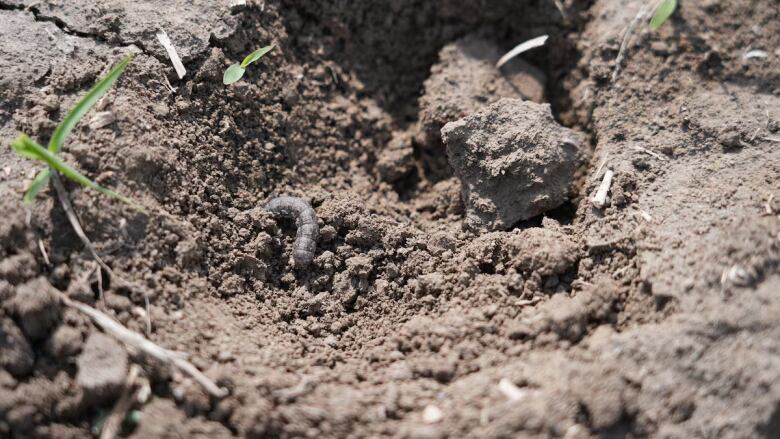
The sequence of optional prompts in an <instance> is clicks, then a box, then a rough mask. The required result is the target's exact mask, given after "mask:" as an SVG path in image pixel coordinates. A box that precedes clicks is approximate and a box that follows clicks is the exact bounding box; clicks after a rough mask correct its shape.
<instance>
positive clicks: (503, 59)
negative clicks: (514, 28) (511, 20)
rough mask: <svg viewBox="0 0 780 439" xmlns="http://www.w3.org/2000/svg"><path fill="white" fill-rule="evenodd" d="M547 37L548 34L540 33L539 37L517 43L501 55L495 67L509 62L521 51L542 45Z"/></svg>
mask: <svg viewBox="0 0 780 439" xmlns="http://www.w3.org/2000/svg"><path fill="white" fill-rule="evenodd" d="M547 38H549V36H548V35H542V36H540V37H536V38H532V39H530V40H528V41H526V42H524V43H520V44H518V45H517V46H515V48H514V49H512V50H510V51H509V52H507V53H506V55H504V56H502V57H501V59H499V60H498V62H497V63H496V68H497V69H498V68H501V66H503V65H504V64H506V63H507V62H509V60H510V59H512V58H514V57H516V56H517V55H520V54H521V53H523V52H526V51H528V50H531V49H535V48H537V47H541V46H544V43H546V42H547Z"/></svg>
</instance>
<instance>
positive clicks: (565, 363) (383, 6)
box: [0, 0, 780, 439]
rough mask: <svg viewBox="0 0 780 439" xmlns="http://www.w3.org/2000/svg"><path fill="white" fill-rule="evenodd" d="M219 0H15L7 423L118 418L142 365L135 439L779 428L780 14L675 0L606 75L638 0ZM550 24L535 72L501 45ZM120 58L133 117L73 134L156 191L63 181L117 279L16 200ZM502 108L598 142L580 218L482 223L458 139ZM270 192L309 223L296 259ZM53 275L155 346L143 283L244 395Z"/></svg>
mask: <svg viewBox="0 0 780 439" xmlns="http://www.w3.org/2000/svg"><path fill="white" fill-rule="evenodd" d="M231 3H233V2H230V1H227V0H220V1H210V0H208V1H207V0H198V1H184V0H174V1H168V2H157V1H152V0H142V1H126V0H117V1H99V0H72V1H56V0H42V1H27V0H0V139H2V143H3V145H4V147H3V148H1V149H0V209H2V214H0V437H9V438H82V437H93V436H95V437H96V435H98V434H99V432H100V425H101V423H102V422H103V420H104V418H105V416H106V413H108V412H109V411H110V410H111V408H112V407H113V406H114V404H115V403H116V401H117V399H118V398H119V397H120V394H121V391H122V386H123V384H124V383H123V380H124V379H125V376H126V375H127V371H128V370H129V369H130V368H131V367H132V365H135V364H137V365H140V366H141V369H140V380H141V382H144V383H148V384H149V390H150V392H149V395H148V398H144V400H143V401H142V402H136V403H135V404H134V405H133V407H132V410H133V411H134V412H133V416H131V417H129V418H128V419H127V420H126V422H125V425H124V428H123V429H122V431H121V434H122V435H123V436H126V437H133V438H158V437H160V438H163V437H165V438H167V437H209V438H220V437H242V438H243V437H250V438H252V437H355V438H357V437H406V438H446V437H449V438H457V437H528V438H552V437H565V438H592V437H593V438H595V437H604V438H611V437H628V438H638V437H658V438H715V437H723V438H726V437H728V438H766V439H770V438H778V437H780V265H779V263H780V216H779V215H780V143H778V142H780V4H778V3H777V2H776V1H769V0H762V1H752V0H735V1H729V2H718V1H713V0H697V1H684V2H680V5H679V8H678V10H677V11H676V12H675V14H674V15H673V16H672V18H671V19H670V21H669V22H668V23H667V24H665V25H664V26H663V27H661V28H660V29H659V30H658V31H657V32H651V31H650V30H649V29H648V28H647V26H646V25H644V24H641V23H640V25H639V26H638V27H637V31H636V33H635V35H634V37H633V38H631V40H630V43H629V44H628V52H627V56H626V58H625V62H624V63H623V66H622V70H621V71H620V74H619V76H618V77H617V79H615V80H613V79H612V74H613V71H614V69H615V63H616V58H617V55H618V50H619V47H620V43H621V39H622V38H623V33H624V31H625V29H626V27H627V26H628V24H629V23H630V22H631V20H632V19H633V18H634V16H635V15H636V14H637V12H638V11H639V10H640V8H641V7H642V6H643V5H644V3H645V2H642V1H637V0H594V1H588V2H580V1H574V0H566V1H562V2H557V3H560V4H562V6H563V12H564V13H565V16H564V15H562V11H561V10H559V9H558V8H557V7H556V2H553V1H541V0H539V1H527V2H517V1H512V0H479V1H474V0H441V1H436V2H427V1H420V0H397V1H382V0H366V1H361V2H346V1H341V0H327V1H319V0H316V1H315V0H268V1H263V0H249V1H248V2H247V5H246V6H243V7H241V6H231ZM159 29H164V30H165V31H166V32H167V34H168V35H169V36H170V38H171V40H172V41H173V44H174V45H175V46H176V48H177V50H178V52H179V54H180V55H181V57H182V60H183V62H184V64H185V67H186V68H187V70H188V72H187V74H186V76H185V77H184V78H183V79H181V80H180V79H178V77H177V76H176V74H175V73H174V71H173V68H172V66H171V65H170V63H169V61H168V59H167V55H166V54H165V51H164V50H163V48H162V46H161V45H160V44H159V43H158V42H157V39H156V37H155V34H156V32H157V31H158V30H159ZM541 34H548V35H550V40H549V41H548V43H547V45H546V46H545V47H543V48H540V49H535V50H534V51H532V52H529V53H527V54H524V55H523V56H522V58H523V60H517V61H516V62H517V64H514V66H515V67H514V68H516V69H518V71H517V72H518V73H511V75H515V74H517V75H519V76H511V75H510V74H509V73H507V71H504V73H501V72H497V71H496V70H495V69H493V68H492V64H490V63H489V62H488V61H489V60H491V59H493V58H495V56H496V54H501V53H503V52H505V51H506V50H508V49H510V48H511V47H512V46H513V45H515V44H517V42H519V41H525V40H527V39H529V38H532V37H535V36H538V35H541ZM462 38H466V39H467V40H466V41H477V40H478V41H480V43H479V44H481V45H483V46H475V47H478V49H475V50H460V51H459V50H457V46H452V44H456V42H458V41H462V40H461V39H462ZM271 43H274V44H276V45H277V47H276V48H275V49H274V50H273V51H271V52H270V53H269V54H268V55H266V56H265V57H264V58H263V59H262V60H261V61H260V62H257V63H255V64H253V65H252V66H251V67H250V68H249V69H248V70H247V73H246V75H245V76H244V78H243V79H242V80H241V81H240V82H238V83H236V84H234V85H232V86H229V87H226V86H224V85H223V84H222V73H223V72H224V70H225V68H226V67H227V66H229V65H230V64H232V63H235V62H238V61H239V60H241V59H242V58H243V56H245V55H246V54H247V53H249V52H250V51H252V50H254V49H256V48H258V47H261V46H265V45H267V44H271ZM470 44H471V43H470ZM453 47H455V49H453ZM470 47H471V46H470ZM482 47H485V49H484V50H483V49H482ZM750 50H763V51H764V54H765V55H766V57H754V58H751V57H745V54H746V53H747V52H748V51H750ZM129 52H135V53H137V55H136V57H135V59H134V60H133V61H132V63H131V64H130V66H129V67H128V69H127V71H126V72H125V74H124V75H123V76H122V77H121V78H120V80H119V81H118V82H117V83H116V84H115V86H114V87H113V88H112V89H111V90H110V91H109V92H108V94H107V95H106V97H105V98H104V99H103V100H102V101H101V102H100V103H99V104H98V107H99V108H98V111H109V112H111V113H112V114H113V116H114V119H115V120H114V121H113V122H112V123H110V124H108V125H105V126H99V124H98V125H95V126H94V127H90V124H89V121H90V118H91V117H92V114H88V115H87V116H86V118H85V120H84V122H83V123H81V124H79V125H78V126H77V127H76V129H75V130H74V131H73V133H72V134H71V137H70V138H69V140H68V142H67V143H66V145H65V147H64V149H63V151H62V153H61V156H62V158H63V159H64V160H65V161H66V162H68V163H70V164H71V165H73V166H74V167H76V168H77V169H79V170H80V171H81V172H83V173H84V174H86V175H88V176H89V177H90V178H93V179H95V180H96V181H97V182H99V183H100V184H102V185H104V186H107V187H110V188H112V189H116V190H118V191H119V192H120V193H123V194H125V195H128V196H131V197H132V198H133V199H134V200H137V201H138V202H140V203H141V204H142V205H143V206H144V207H145V208H146V210H147V213H139V212H137V211H134V210H132V209H129V208H127V207H126V206H123V205H121V204H118V203H117V202H115V201H113V200H110V199H107V198H106V197H103V196H100V195H99V194H96V193H95V192H93V191H89V190H86V189H83V188H80V187H78V186H77V185H75V184H70V183H69V184H67V188H68V190H69V192H70V196H71V198H72V201H73V205H74V208H75V210H76V212H77V213H78V215H79V217H80V219H81V222H82V224H83V226H84V229H85V231H86V233H87V235H88V236H89V237H90V239H91V240H92V241H93V242H94V243H95V246H96V248H97V251H98V253H99V254H100V255H101V257H102V258H103V259H104V260H105V261H106V262H107V264H108V265H109V266H110V267H111V269H112V271H113V272H114V273H118V274H121V276H122V278H123V279H125V282H118V281H117V279H111V278H110V276H108V275H107V273H102V274H96V273H95V272H94V264H93V261H92V259H91V257H90V256H89V253H88V252H87V251H86V249H85V248H84V246H83V244H82V243H81V241H80V240H79V238H78V237H77V236H76V234H75V233H74V232H73V231H72V229H71V227H70V225H69V223H68V220H67V217H66V215H65V212H64V211H63V209H62V207H61V206H60V204H59V202H58V200H57V196H56V193H55V191H54V190H53V188H49V189H48V190H46V191H44V192H43V193H42V195H41V196H40V197H39V199H38V200H37V202H36V203H35V204H34V205H33V206H32V207H31V208H30V209H29V210H28V209H26V208H25V206H24V205H23V203H22V194H23V192H24V190H25V188H26V187H27V185H28V184H29V182H30V180H31V178H32V177H33V176H34V175H35V173H36V172H37V171H38V169H40V164H38V163H33V162H31V161H29V160H24V159H21V158H20V157H18V156H16V155H15V154H14V153H13V151H12V150H11V149H10V148H8V147H7V145H8V143H9V142H10V141H11V140H12V139H13V138H14V137H15V136H16V135H17V134H18V133H20V132H24V133H27V134H29V135H30V136H31V137H33V138H35V139H38V140H39V141H40V142H41V143H43V142H45V141H47V140H48V138H49V136H50V135H51V134H52V132H53V130H54V128H55V127H56V124H57V123H58V122H59V121H60V120H61V119H62V117H63V116H64V115H65V114H66V112H67V111H68V109H69V108H71V106H72V105H73V104H74V103H75V102H76V101H77V100H78V99H79V98H80V97H81V96H82V95H83V94H84V93H85V92H86V90H88V89H89V88H90V87H91V86H92V85H93V84H94V83H95V81H96V80H97V79H98V78H100V77H101V76H103V75H104V74H105V73H106V72H107V71H108V70H109V69H110V68H111V66H112V65H113V64H115V63H116V62H117V61H118V60H119V59H120V58H121V57H122V56H123V55H124V54H126V53H129ZM486 60H488V61H486ZM486 62H488V63H487V64H486ZM452 66H456V68H452ZM507 75H510V76H507ZM500 81H506V82H500ZM515 81H516V82H515ZM168 83H170V85H171V86H172V87H173V88H174V89H175V90H173V89H171V88H169V86H168ZM513 84H514V85H513ZM513 93H517V96H516V97H517V98H526V99H531V100H536V101H542V102H546V103H549V104H550V106H551V108H552V114H553V116H554V117H555V119H556V120H557V121H558V122H560V123H561V124H562V125H564V126H566V127H568V128H569V129H571V130H574V132H576V133H578V136H581V138H582V139H587V140H586V141H584V142H583V148H584V149H585V150H587V151H585V152H586V155H587V161H586V164H584V165H582V166H580V167H579V169H578V171H577V173H576V175H575V177H574V178H575V185H574V188H573V189H572V190H571V193H570V194H568V200H567V201H566V202H565V203H564V204H563V205H561V206H560V207H557V208H555V209H552V210H549V211H547V212H546V213H545V214H543V215H539V216H536V217H533V218H531V219H527V220H523V221H520V222H518V223H517V224H514V225H512V226H511V227H507V230H498V231H489V232H487V231H485V232H478V231H474V230H471V229H470V228H468V227H466V224H465V218H466V207H464V204H463V201H462V200H461V183H460V181H459V180H458V178H457V177H455V176H453V173H452V170H451V169H450V168H449V165H448V163H447V160H446V150H445V147H444V145H443V144H442V143H441V139H440V138H439V137H438V136H437V135H436V133H437V130H439V129H440V128H441V125H442V124H443V123H445V122H452V121H454V119H459V118H461V117H464V116H468V115H470V114H472V113H474V112H476V111H478V110H479V109H480V108H482V107H484V106H487V105H489V104H491V103H493V102H496V101H497V100H498V99H499V98H502V97H506V96H507V95H512V94H513ZM94 111H95V110H93V113H94ZM499 128H500V127H499ZM432 133H433V134H432ZM607 169H609V170H612V171H613V172H614V175H615V177H614V179H613V182H612V186H611V189H610V192H609V198H608V202H607V205H606V206H605V207H604V208H603V209H598V208H596V207H594V205H593V204H592V203H591V202H590V198H591V197H592V196H593V194H594V193H595V191H596V189H597V187H598V185H599V184H600V182H601V180H602V178H603V175H604V172H605V171H606V170H607ZM279 194H289V195H294V196H299V197H303V198H305V199H307V200H308V201H309V202H310V203H311V205H312V206H313V207H314V208H315V210H316V212H317V217H318V221H319V225H320V235H321V236H320V239H319V242H318V248H317V252H316V255H315V259H314V262H313V263H312V264H311V265H310V266H309V267H307V268H306V269H299V268H296V267H294V266H293V265H292V264H291V263H290V262H289V260H290V255H291V252H292V242H293V239H294V236H295V227H294V222H293V221H288V220H279V221H277V220H276V219H274V218H273V217H272V216H271V215H270V214H269V213H267V212H265V211H264V210H263V209H262V207H261V206H262V205H263V202H264V201H265V200H266V199H268V198H269V197H270V196H274V195H279ZM41 248H42V249H43V250H44V251H45V254H44V253H42V251H41ZM98 277H99V278H100V282H98ZM101 288H102V289H103V297H104V300H100V299H99V292H100V289H101ZM54 290H59V291H62V292H64V293H65V294H67V295H68V296H69V297H70V299H71V300H77V301H81V302H85V303H87V304H89V305H91V306H94V307H96V308H98V309H100V310H102V311H104V312H106V313H107V314H109V315H111V316H112V317H113V318H115V319H116V320H118V321H119V322H121V323H122V324H124V325H125V326H127V327H128V328H130V329H132V330H135V331H138V332H142V333H143V332H144V331H145V318H144V313H145V312H146V311H145V298H148V299H149V302H150V305H149V317H150V320H151V322H152V331H151V332H150V333H148V334H147V336H148V338H149V339H151V340H152V341H154V342H155V343H157V344H159V345H161V346H163V347H166V348H168V349H172V350H176V351H184V352H187V353H189V354H190V360H191V362H192V363H193V364H194V365H195V366H196V367H198V368H199V369H200V370H202V371H203V372H204V373H205V374H206V375H207V376H208V377H210V378H211V379H213V380H214V381H215V382H216V383H217V384H219V385H220V386H223V387H224V388H226V389H227V390H228V392H229V393H228V395H227V396H226V397H224V398H215V397H210V396H209V395H208V394H207V393H205V392H204V391H203V389H202V388H201V387H199V386H198V385H197V384H196V383H194V382H193V381H192V380H191V379H189V378H187V377H186V376H184V375H182V374H181V373H180V372H178V371H176V370H172V369H170V368H169V367H167V366H165V365H163V364H159V363H157V362H155V361H154V360H153V359H150V358H146V357H144V355H142V354H141V353H139V352H135V351H133V350H131V349H127V348H126V347H125V346H124V345H122V344H120V343H118V342H116V341H115V340H114V339H112V338H110V337H107V336H105V335H103V334H101V333H100V330H99V329H97V328H96V327H95V326H94V325H93V324H92V323H91V322H90V321H89V320H88V319H87V318H86V317H84V316H83V315H81V314H78V313H77V312H76V311H75V310H74V309H70V308H67V307H64V306H62V304H61V303H60V302H59V300H58V299H56V292H55V291H54ZM130 418H132V420H135V421H134V422H133V421H132V420H131V419H130Z"/></svg>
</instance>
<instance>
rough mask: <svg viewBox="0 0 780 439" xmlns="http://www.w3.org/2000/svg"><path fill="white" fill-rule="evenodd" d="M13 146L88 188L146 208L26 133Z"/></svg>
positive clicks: (21, 152)
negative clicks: (65, 160) (69, 162)
mask: <svg viewBox="0 0 780 439" xmlns="http://www.w3.org/2000/svg"><path fill="white" fill-rule="evenodd" d="M11 147H12V148H13V149H14V151H16V153H17V154H19V155H21V156H23V157H27V158H30V159H34V160H41V161H43V162H45V163H46V164H47V165H49V166H50V167H51V168H52V169H55V170H56V171H58V172H59V173H60V174H62V175H64V176H65V177H68V178H69V179H71V180H73V181H75V182H76V183H78V184H80V185H82V186H86V187H88V188H91V189H94V190H96V191H98V192H100V193H102V194H105V195H108V196H109V197H112V198H116V199H117V200H119V201H121V202H123V203H126V204H128V205H130V206H132V207H133V208H135V209H137V210H141V211H143V210H144V209H143V207H141V206H140V205H138V204H137V203H135V202H134V201H133V200H131V199H129V198H127V197H125V196H123V195H121V194H119V193H117V192H114V191H112V190H111V189H106V188H104V187H103V186H100V185H99V184H97V183H95V182H94V181H92V180H90V179H89V178H87V177H85V176H84V175H82V174H81V173H79V172H78V171H77V170H75V169H73V168H72V167H70V166H69V165H67V164H66V163H65V162H63V161H62V160H60V158H59V157H58V156H57V155H56V154H54V153H53V152H51V151H49V150H48V149H46V148H44V147H42V146H41V145H39V144H38V143H37V142H35V141H34V140H32V139H31V138H30V137H29V136H27V135H26V134H22V135H20V136H19V137H17V138H16V140H14V141H13V142H11Z"/></svg>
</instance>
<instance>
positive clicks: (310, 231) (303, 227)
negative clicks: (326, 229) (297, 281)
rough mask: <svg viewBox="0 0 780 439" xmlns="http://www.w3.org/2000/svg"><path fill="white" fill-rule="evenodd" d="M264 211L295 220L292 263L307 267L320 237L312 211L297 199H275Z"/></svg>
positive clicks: (315, 215) (305, 203)
mask: <svg viewBox="0 0 780 439" xmlns="http://www.w3.org/2000/svg"><path fill="white" fill-rule="evenodd" d="M265 210H267V211H269V212H271V213H272V214H274V215H278V216H285V217H291V218H295V226H296V227H297V228H298V230H297V232H296V234H295V244H293V261H294V262H295V265H297V266H300V267H304V266H306V265H309V264H310V263H311V261H312V260H313V259H314V251H315V250H316V249H317V239H319V237H320V226H319V225H317V214H316V213H315V212H314V209H312V207H311V206H310V205H309V203H307V202H306V201H304V200H302V199H300V198H297V197H276V198H274V199H272V200H271V201H269V202H268V203H267V204H266V205H265Z"/></svg>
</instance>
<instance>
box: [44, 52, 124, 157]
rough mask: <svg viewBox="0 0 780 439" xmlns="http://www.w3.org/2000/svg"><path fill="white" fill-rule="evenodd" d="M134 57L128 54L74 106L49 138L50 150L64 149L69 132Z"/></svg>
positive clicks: (55, 151)
mask: <svg viewBox="0 0 780 439" xmlns="http://www.w3.org/2000/svg"><path fill="white" fill-rule="evenodd" d="M132 59H133V54H130V55H127V56H126V57H124V59H122V61H120V62H119V64H117V65H116V67H114V68H113V69H111V71H110V72H108V75H106V77H105V78H103V79H101V80H100V81H99V82H98V83H97V84H95V86H94V87H92V89H91V90H89V92H88V93H87V94H86V95H85V96H84V97H83V98H81V100H80V101H79V102H78V104H76V106H75V107H73V108H72V109H71V110H70V112H69V113H68V115H67V116H65V119H63V120H62V122H60V124H59V125H58V126H57V129H56V130H54V134H52V135H51V140H49V151H51V152H53V153H58V152H60V150H61V149H62V145H63V144H64V143H65V139H66V138H67V137H68V134H70V132H71V131H72V130H73V127H75V126H76V124H77V123H78V122H79V121H80V120H81V118H82V117H84V115H85V114H87V112H88V111H89V110H90V108H92V106H93V105H95V103H96V102H97V101H98V100H99V99H100V98H101V97H103V95H104V94H105V93H106V92H107V91H108V89H109V88H111V86H112V85H113V84H114V82H116V80H117V79H119V76H120V75H122V72H124V71H125V68H126V67H127V64H128V63H129V62H130V61H131V60H132Z"/></svg>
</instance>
